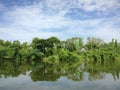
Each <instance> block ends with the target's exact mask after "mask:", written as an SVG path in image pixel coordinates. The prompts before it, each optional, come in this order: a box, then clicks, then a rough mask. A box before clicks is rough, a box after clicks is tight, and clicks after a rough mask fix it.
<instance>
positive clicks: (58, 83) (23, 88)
mask: <svg viewBox="0 0 120 90" xmlns="http://www.w3.org/2000/svg"><path fill="white" fill-rule="evenodd" d="M117 65H118V63H117ZM117 65H115V66H114V64H113V65H109V67H108V66H106V67H107V68H106V67H105V66H104V67H103V66H102V67H101V65H100V66H99V65H95V66H94V65H87V66H84V67H83V66H82V65H80V66H78V65H77V64H76V66H75V65H74V66H71V65H70V66H69V65H68V64H63V65H62V66H61V67H60V66H59V67H58V66H56V65H47V66H45V65H41V64H34V65H29V64H27V63H26V64H17V65H16V64H15V63H14V62H9V63H8V62H3V64H2V65H1V66H0V90H120V79H119V75H120V69H119V68H120V67H119V66H117ZM3 66H4V68H3ZM16 66H17V67H16ZM10 67H11V68H10Z"/></svg>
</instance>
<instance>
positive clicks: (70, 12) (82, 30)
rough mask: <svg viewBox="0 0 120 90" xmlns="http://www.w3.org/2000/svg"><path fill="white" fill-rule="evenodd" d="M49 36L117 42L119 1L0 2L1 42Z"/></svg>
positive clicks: (36, 0)
mask: <svg viewBox="0 0 120 90" xmlns="http://www.w3.org/2000/svg"><path fill="white" fill-rule="evenodd" d="M51 36H55V37H58V38H59V39H61V40H65V39H68V38H71V37H82V38H83V39H86V38H87V37H97V38H101V39H103V40H104V41H106V42H109V41H111V40H112V38H115V39H117V40H118V41H120V0H0V39H4V40H10V41H13V40H19V41H21V42H25V41H27V42H31V40H32V38H34V37H39V38H49V37H51Z"/></svg>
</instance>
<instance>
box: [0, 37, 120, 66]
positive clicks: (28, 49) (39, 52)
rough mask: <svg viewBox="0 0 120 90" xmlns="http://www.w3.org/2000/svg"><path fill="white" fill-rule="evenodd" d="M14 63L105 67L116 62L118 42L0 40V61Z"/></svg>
mask: <svg viewBox="0 0 120 90" xmlns="http://www.w3.org/2000/svg"><path fill="white" fill-rule="evenodd" d="M7 59H14V60H16V62H18V63H19V62H20V63H24V62H29V63H35V62H40V63H44V64H56V65H59V64H61V63H62V62H67V63H72V62H80V63H82V62H84V63H86V64H88V63H96V64H102V65H103V64H105V63H106V62H115V61H120V42H118V41H117V40H116V39H112V41H111V42H109V43H106V42H104V41H103V40H101V39H99V38H94V37H89V38H87V42H86V43H85V44H84V43H83V39H82V38H79V37H74V38H70V39H67V40H65V41H60V40H59V39H58V38H57V37H50V38H48V39H40V38H38V37H36V38H34V39H33V40H32V42H31V43H30V44H28V43H27V42H24V43H20V42H19V41H13V42H11V41H4V40H1V39H0V60H7Z"/></svg>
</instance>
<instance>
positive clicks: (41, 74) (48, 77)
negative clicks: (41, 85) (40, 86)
mask: <svg viewBox="0 0 120 90" xmlns="http://www.w3.org/2000/svg"><path fill="white" fill-rule="evenodd" d="M28 71H30V74H29V76H30V78H31V80H32V81H34V82H36V81H57V80H58V79H59V78H60V77H61V76H66V77H67V78H68V79H71V80H73V81H83V80H84V73H85V72H87V73H88V74H89V77H88V79H89V80H90V81H92V80H97V79H99V80H100V79H103V78H105V76H106V74H111V75H112V76H113V79H114V80H116V79H119V76H120V62H114V63H106V64H104V65H101V64H93V63H90V64H88V63H84V64H81V65H80V64H78V63H77V62H75V63H73V64H68V63H61V64H60V65H53V64H49V65H46V64H42V63H38V62H36V63H34V64H31V63H28V62H26V63H25V62H24V63H16V62H15V61H13V60H8V61H5V60H2V61H0V78H3V77H4V78H8V77H18V76H19V75H21V74H22V75H26V72H28Z"/></svg>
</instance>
